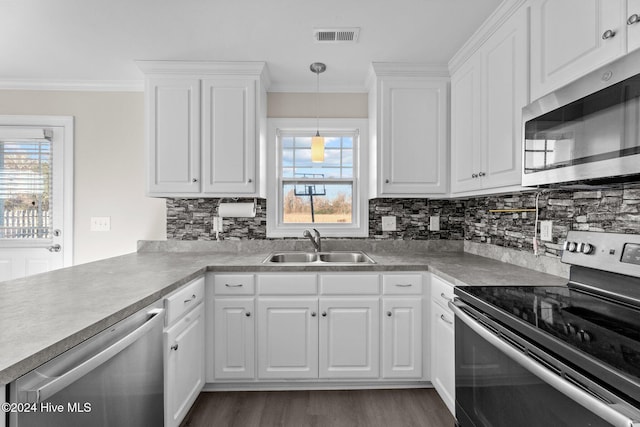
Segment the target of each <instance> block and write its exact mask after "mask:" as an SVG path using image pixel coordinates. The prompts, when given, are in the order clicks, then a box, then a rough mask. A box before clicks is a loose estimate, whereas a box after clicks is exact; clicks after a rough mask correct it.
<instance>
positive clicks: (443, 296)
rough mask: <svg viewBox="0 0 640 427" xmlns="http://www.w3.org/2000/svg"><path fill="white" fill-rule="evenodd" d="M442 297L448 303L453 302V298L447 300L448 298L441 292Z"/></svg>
mask: <svg viewBox="0 0 640 427" xmlns="http://www.w3.org/2000/svg"><path fill="white" fill-rule="evenodd" d="M440 296H441V297H442V298H444V299H445V300H447V301H453V300H452V299H451V298H447V296H446V295H445V293H444V292H440Z"/></svg>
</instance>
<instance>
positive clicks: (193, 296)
mask: <svg viewBox="0 0 640 427" xmlns="http://www.w3.org/2000/svg"><path fill="white" fill-rule="evenodd" d="M194 299H196V294H193V295H191V298H189V299H186V300H184V303H185V304H188V303H190V302H191V301H193V300H194Z"/></svg>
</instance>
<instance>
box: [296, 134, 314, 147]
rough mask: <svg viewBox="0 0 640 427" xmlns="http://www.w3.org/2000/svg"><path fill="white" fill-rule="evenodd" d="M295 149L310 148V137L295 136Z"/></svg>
mask: <svg viewBox="0 0 640 427" xmlns="http://www.w3.org/2000/svg"><path fill="white" fill-rule="evenodd" d="M294 139H295V144H296V148H309V149H310V148H311V137H310V136H296V137H295V138H294Z"/></svg>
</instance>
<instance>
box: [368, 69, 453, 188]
mask: <svg viewBox="0 0 640 427" xmlns="http://www.w3.org/2000/svg"><path fill="white" fill-rule="evenodd" d="M381 87H382V99H381V106H382V126H381V129H382V135H381V136H379V141H378V143H379V144H381V150H380V153H381V162H382V174H381V175H380V176H379V177H378V179H379V180H381V182H380V184H379V185H380V188H382V192H381V195H394V194H413V195H419V194H431V193H445V192H446V191H447V176H448V168H447V163H448V162H447V139H448V131H447V117H448V101H447V98H448V94H447V83H446V82H445V81H429V80H421V79H406V80H397V79H384V80H383V81H382V86H381Z"/></svg>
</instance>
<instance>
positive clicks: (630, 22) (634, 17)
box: [627, 13, 640, 25]
mask: <svg viewBox="0 0 640 427" xmlns="http://www.w3.org/2000/svg"><path fill="white" fill-rule="evenodd" d="M638 21H640V16H638V14H637V13H634V14H633V15H631V16H630V17H629V19H627V25H633V24H635V23H637V22H638Z"/></svg>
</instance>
